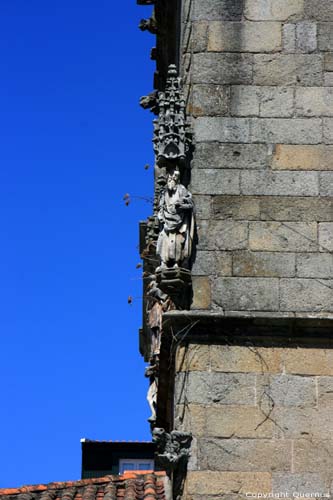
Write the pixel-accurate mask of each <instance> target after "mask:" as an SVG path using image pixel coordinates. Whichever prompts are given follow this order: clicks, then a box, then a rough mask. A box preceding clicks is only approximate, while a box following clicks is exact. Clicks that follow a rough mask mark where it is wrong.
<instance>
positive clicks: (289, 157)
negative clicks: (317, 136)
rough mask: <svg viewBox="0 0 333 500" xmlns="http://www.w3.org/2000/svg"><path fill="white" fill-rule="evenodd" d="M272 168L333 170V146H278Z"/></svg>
mask: <svg viewBox="0 0 333 500" xmlns="http://www.w3.org/2000/svg"><path fill="white" fill-rule="evenodd" d="M303 90H306V89H303ZM332 90H333V89H332ZM272 168H273V169H277V170H333V146H326V145H325V144H323V145H322V144H320V145H316V146H310V145H302V146H300V145H290V144H277V145H276V147H275V152H274V156H273V161H272Z"/></svg>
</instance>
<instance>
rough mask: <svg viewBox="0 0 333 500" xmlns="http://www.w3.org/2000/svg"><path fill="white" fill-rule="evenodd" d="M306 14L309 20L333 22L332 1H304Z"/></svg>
mask: <svg viewBox="0 0 333 500" xmlns="http://www.w3.org/2000/svg"><path fill="white" fill-rule="evenodd" d="M304 13H305V16H306V17H307V18H313V19H316V20H318V21H333V5H332V1H331V0H321V1H320V2H317V1H316V0H304Z"/></svg>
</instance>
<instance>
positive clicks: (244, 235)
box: [198, 220, 248, 250]
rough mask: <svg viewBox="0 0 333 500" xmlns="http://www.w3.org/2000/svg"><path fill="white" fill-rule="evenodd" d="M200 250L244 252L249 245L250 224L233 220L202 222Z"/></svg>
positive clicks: (199, 234)
mask: <svg viewBox="0 0 333 500" xmlns="http://www.w3.org/2000/svg"><path fill="white" fill-rule="evenodd" d="M198 236H199V248H198V249H199V250H200V249H201V250H242V249H244V248H247V244H248V224H247V223H246V222H238V221H232V220H225V221H213V220H212V221H201V222H200V224H198Z"/></svg>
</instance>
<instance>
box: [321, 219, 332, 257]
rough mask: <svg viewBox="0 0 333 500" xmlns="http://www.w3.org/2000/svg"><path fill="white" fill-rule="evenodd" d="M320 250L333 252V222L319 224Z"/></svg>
mask: <svg viewBox="0 0 333 500" xmlns="http://www.w3.org/2000/svg"><path fill="white" fill-rule="evenodd" d="M331 216H332V214H331ZM319 250H320V251H321V252H333V222H322V223H321V224H319Z"/></svg>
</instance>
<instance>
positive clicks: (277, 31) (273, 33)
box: [207, 21, 281, 52]
mask: <svg viewBox="0 0 333 500" xmlns="http://www.w3.org/2000/svg"><path fill="white" fill-rule="evenodd" d="M280 49H281V23H277V22H260V23H258V22H230V21H229V22H220V21H212V22H211V23H210V24H209V29H208V45H207V50H208V51H211V52H276V51H278V50H280Z"/></svg>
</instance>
